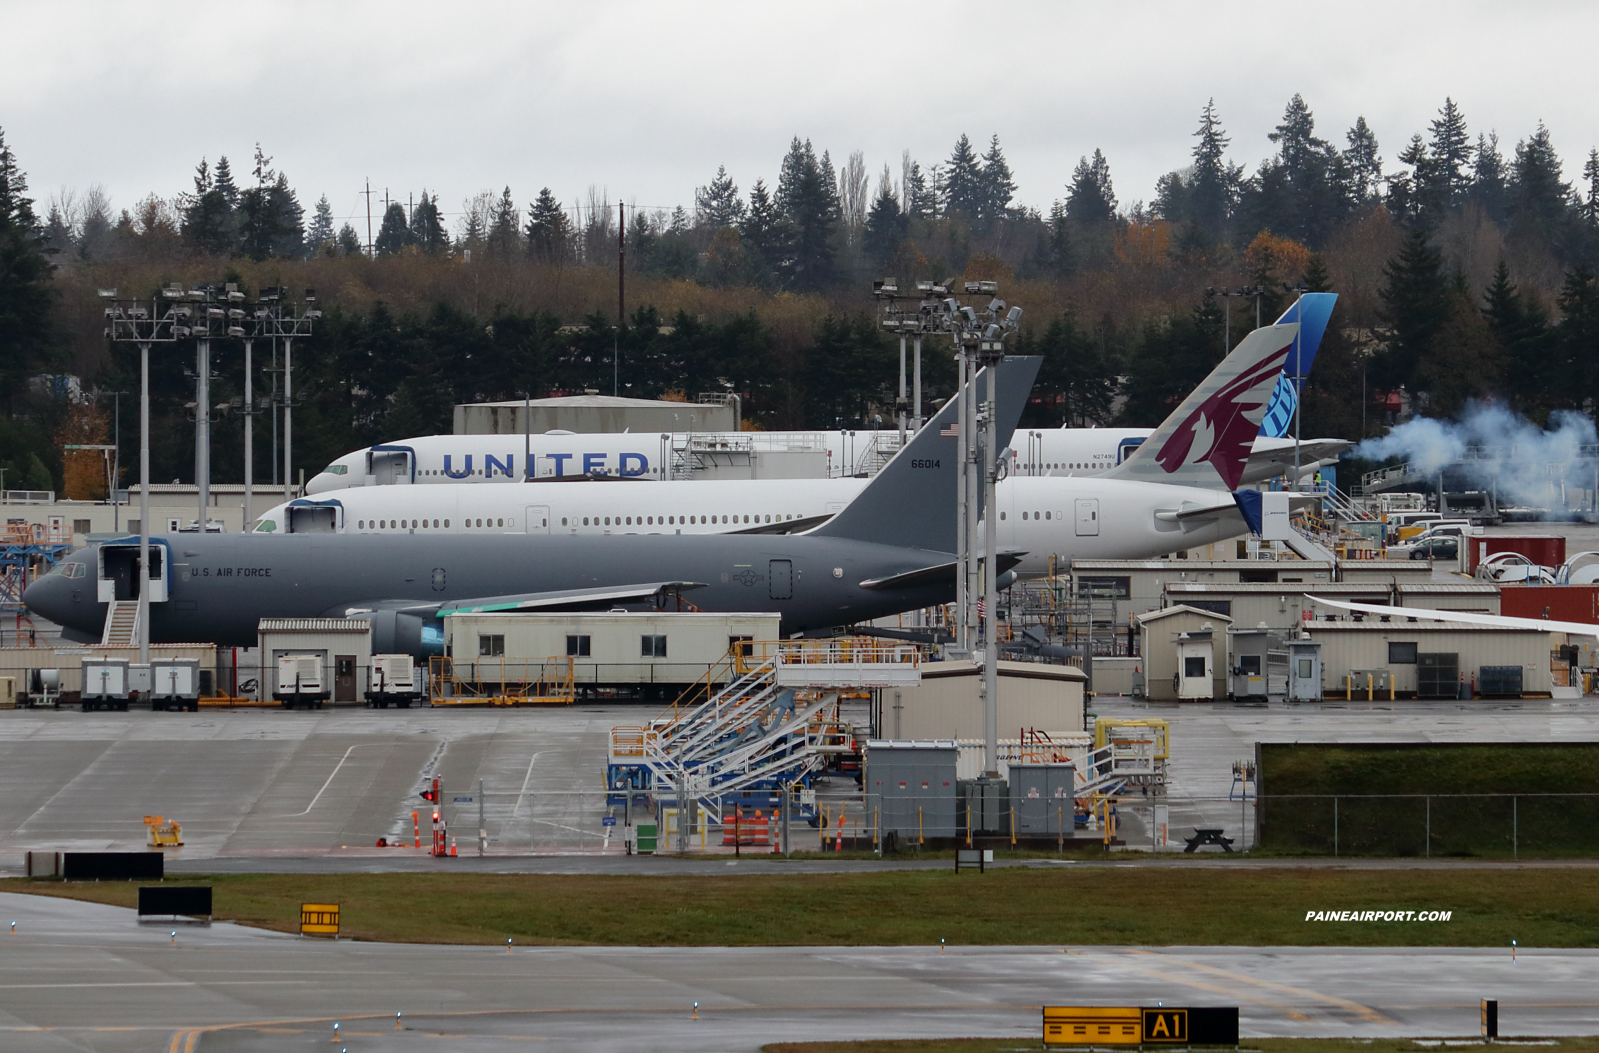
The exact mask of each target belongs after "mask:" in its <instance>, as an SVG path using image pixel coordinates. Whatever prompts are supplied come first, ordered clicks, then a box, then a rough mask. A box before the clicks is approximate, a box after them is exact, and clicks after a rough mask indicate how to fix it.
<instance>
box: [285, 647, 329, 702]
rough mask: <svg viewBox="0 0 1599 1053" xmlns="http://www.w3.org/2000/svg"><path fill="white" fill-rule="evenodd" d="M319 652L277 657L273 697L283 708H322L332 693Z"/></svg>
mask: <svg viewBox="0 0 1599 1053" xmlns="http://www.w3.org/2000/svg"><path fill="white" fill-rule="evenodd" d="M331 693H332V692H331V689H330V685H329V684H328V683H327V677H326V675H325V674H324V671H323V668H322V656H321V655H319V654H286V655H284V656H282V657H281V658H279V659H278V686H277V690H275V691H273V692H272V697H273V698H275V699H277V700H278V701H279V702H281V703H283V708H284V709H293V708H294V707H295V706H305V707H306V708H307V709H321V708H322V704H323V703H324V702H326V701H327V700H328V698H329V696H330V695H331Z"/></svg>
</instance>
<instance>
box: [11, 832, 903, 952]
mask: <svg viewBox="0 0 1599 1053" xmlns="http://www.w3.org/2000/svg"><path fill="white" fill-rule="evenodd" d="M925 844H927V838H925V837H923V836H922V806H921V805H917V806H916V847H918V848H920V847H921V846H922V845H925ZM12 927H13V928H15V925H13V926H12Z"/></svg>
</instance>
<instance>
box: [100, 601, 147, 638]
mask: <svg viewBox="0 0 1599 1053" xmlns="http://www.w3.org/2000/svg"><path fill="white" fill-rule="evenodd" d="M138 642H139V601H138V600H112V601H111V608H110V609H109V610H108V611H106V616H105V631H104V632H103V633H101V635H100V645H101V646H102V647H132V646H134V645H135V644H137V643H138Z"/></svg>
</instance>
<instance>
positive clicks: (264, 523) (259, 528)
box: [255, 519, 278, 534]
mask: <svg viewBox="0 0 1599 1053" xmlns="http://www.w3.org/2000/svg"><path fill="white" fill-rule="evenodd" d="M277 528H278V525H277V523H275V522H273V521H272V520H270V519H263V520H261V522H259V523H257V524H256V525H255V532H256V533H257V534H270V533H272V531H274V530H276V529H277Z"/></svg>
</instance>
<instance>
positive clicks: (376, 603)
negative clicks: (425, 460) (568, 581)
mask: <svg viewBox="0 0 1599 1053" xmlns="http://www.w3.org/2000/svg"><path fill="white" fill-rule="evenodd" d="M703 588H705V583H703V582H698V581H654V582H644V583H641V584H638V585H617V586H606V587H603V588H596V589H556V590H552V591H550V592H524V593H517V594H513V595H509V596H475V597H472V598H470V599H464V600H448V601H445V602H443V603H418V602H417V601H415V600H372V601H368V602H364V603H358V604H351V605H350V606H347V607H346V606H341V607H339V608H338V609H336V610H332V611H328V612H326V616H327V617H332V618H358V617H360V616H361V615H363V614H372V613H374V612H376V611H397V612H404V613H407V614H418V615H423V616H427V615H433V616H436V617H440V618H442V617H445V616H446V615H450V614H479V613H482V612H485V611H585V610H603V609H606V608H609V607H611V606H613V605H615V604H618V603H643V602H646V601H652V602H654V603H656V604H657V605H664V603H665V601H666V599H667V598H668V597H670V596H672V595H674V594H676V595H681V594H682V593H685V592H687V591H689V590H690V589H703Z"/></svg>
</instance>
